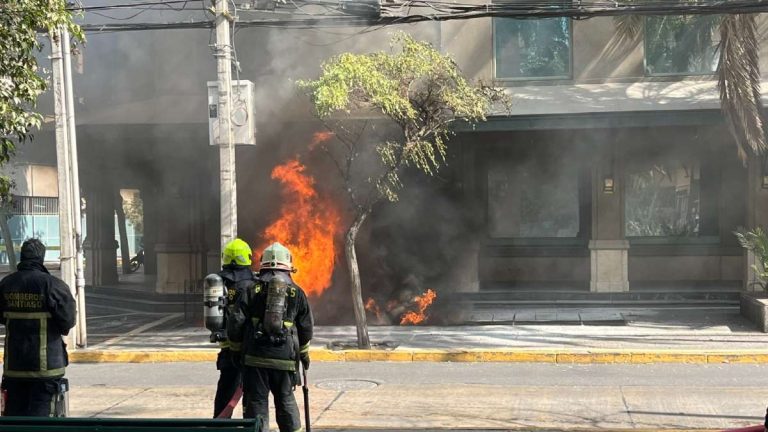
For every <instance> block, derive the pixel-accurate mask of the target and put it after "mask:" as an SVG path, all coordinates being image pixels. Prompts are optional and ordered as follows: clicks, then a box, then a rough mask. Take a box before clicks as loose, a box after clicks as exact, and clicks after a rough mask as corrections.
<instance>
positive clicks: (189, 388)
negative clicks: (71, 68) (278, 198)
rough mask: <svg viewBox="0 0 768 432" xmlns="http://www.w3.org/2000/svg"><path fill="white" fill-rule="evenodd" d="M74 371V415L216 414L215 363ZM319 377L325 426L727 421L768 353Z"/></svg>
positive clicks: (742, 417) (766, 379)
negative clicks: (745, 359) (746, 359)
mask: <svg viewBox="0 0 768 432" xmlns="http://www.w3.org/2000/svg"><path fill="white" fill-rule="evenodd" d="M68 371H69V372H68V376H69V378H70V381H71V384H72V390H71V395H70V402H71V407H72V408H71V413H70V414H71V415H72V416H99V417H207V416H209V415H210V411H211V406H212V405H211V404H212V400H213V393H214V390H215V383H216V379H217V371H216V370H215V366H214V365H213V364H207V363H159V364H146V363H145V364H108V363H101V364H74V365H72V366H71V367H70V368H69V370H68ZM310 382H311V391H310V400H311V407H312V410H311V412H312V422H313V426H314V427H316V428H320V429H333V428H361V429H366V428H384V427H386V428H401V429H429V428H473V429H483V428H486V429H494V428H526V427H536V428H552V429H573V428H592V429H595V428H596V429H633V428H639V429H656V428H659V429H687V428H702V429H724V428H733V427H740V426H747V425H754V424H760V423H762V421H763V414H764V412H765V407H766V403H768V387H767V386H766V385H767V384H768V365H736V364H723V365H684V364H649V365H562V364H526V363H518V364H508V363H408V364H402V363H382V362H379V363H376V362H372V363H316V364H312V367H311V370H310ZM296 396H297V399H299V400H300V399H301V392H300V391H297V393H296ZM300 405H301V401H300ZM239 415H241V411H240V409H239V408H238V410H237V411H236V416H239ZM270 420H271V422H272V427H275V424H274V414H272V415H271V418H270Z"/></svg>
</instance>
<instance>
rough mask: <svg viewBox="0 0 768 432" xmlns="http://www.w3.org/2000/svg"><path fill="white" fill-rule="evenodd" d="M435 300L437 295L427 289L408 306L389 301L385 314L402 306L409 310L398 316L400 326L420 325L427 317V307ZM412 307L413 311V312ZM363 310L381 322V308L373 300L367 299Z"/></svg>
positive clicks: (382, 314)
mask: <svg viewBox="0 0 768 432" xmlns="http://www.w3.org/2000/svg"><path fill="white" fill-rule="evenodd" d="M436 298H437V293H435V292H434V291H433V290H431V289H427V291H426V292H425V293H424V294H422V295H418V296H415V297H414V298H413V299H412V300H411V304H410V305H399V304H398V302H397V301H395V300H390V301H388V302H387V306H386V308H385V309H386V311H387V312H394V311H395V310H396V309H400V307H402V306H407V307H408V308H409V309H411V310H407V311H405V312H403V313H402V314H401V315H400V317H399V319H400V325H407V324H414V325H415V324H422V323H423V322H424V320H426V319H427V318H428V317H429V315H428V314H427V309H429V306H431V305H432V303H434V301H435V299H436ZM414 307H415V310H413V308H414ZM365 310H367V311H368V312H371V313H373V314H374V315H375V316H376V319H377V320H379V321H381V320H382V317H383V316H384V313H383V312H382V311H381V308H380V307H379V305H378V304H376V301H375V300H374V299H373V298H369V299H368V301H366V302H365ZM396 316H397V315H396Z"/></svg>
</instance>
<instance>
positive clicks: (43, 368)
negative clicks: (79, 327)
mask: <svg viewBox="0 0 768 432" xmlns="http://www.w3.org/2000/svg"><path fill="white" fill-rule="evenodd" d="M18 270H19V271H17V272H14V273H12V274H10V275H8V276H6V277H5V278H3V280H2V281H0V312H1V313H2V319H3V324H4V325H5V350H4V353H3V375H4V376H7V377H11V378H55V377H61V376H63V375H64V372H65V367H66V366H67V364H68V358H67V349H66V345H65V344H64V340H63V339H62V336H64V335H67V334H68V333H69V330H70V329H71V328H72V327H74V325H75V315H76V311H75V299H74V298H73V297H72V293H71V292H70V290H69V287H68V286H67V284H65V283H64V282H63V281H62V280H60V279H58V278H56V277H54V276H51V275H50V274H49V273H48V270H47V269H46V268H45V266H43V264H42V263H40V262H37V261H32V260H26V261H22V262H21V263H20V264H19V265H18Z"/></svg>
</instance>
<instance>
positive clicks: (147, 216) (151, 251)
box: [141, 187, 160, 275]
mask: <svg viewBox="0 0 768 432" xmlns="http://www.w3.org/2000/svg"><path fill="white" fill-rule="evenodd" d="M141 199H142V201H143V202H144V237H143V242H144V274H145V275H156V274H157V254H156V253H155V243H157V224H158V220H157V210H158V208H157V207H158V201H159V199H160V197H159V196H158V192H157V190H155V189H154V188H151V187H144V188H142V189H141Z"/></svg>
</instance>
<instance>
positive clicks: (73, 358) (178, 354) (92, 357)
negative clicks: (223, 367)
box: [69, 350, 218, 363]
mask: <svg viewBox="0 0 768 432" xmlns="http://www.w3.org/2000/svg"><path fill="white" fill-rule="evenodd" d="M217 355H218V351H191V350H190V351H117V350H104V351H96V350H94V351H85V350H83V351H74V352H71V353H70V354H69V360H70V362H72V363H167V362H215V361H216V356H217Z"/></svg>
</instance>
